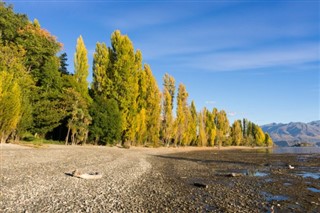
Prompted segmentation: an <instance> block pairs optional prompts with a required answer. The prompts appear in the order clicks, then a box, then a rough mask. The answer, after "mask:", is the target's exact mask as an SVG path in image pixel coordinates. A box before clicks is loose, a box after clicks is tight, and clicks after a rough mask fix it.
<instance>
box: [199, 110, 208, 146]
mask: <svg viewBox="0 0 320 213" xmlns="http://www.w3.org/2000/svg"><path fill="white" fill-rule="evenodd" d="M205 111H206V109H203V110H202V111H201V112H200V113H199V114H198V121H199V137H198V142H197V144H198V146H206V145H207V142H208V138H207V134H206V127H205V126H206V125H205V119H206V116H205Z"/></svg>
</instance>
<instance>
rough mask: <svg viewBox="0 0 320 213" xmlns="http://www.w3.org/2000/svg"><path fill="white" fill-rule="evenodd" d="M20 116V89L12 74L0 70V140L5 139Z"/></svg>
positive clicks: (2, 141) (3, 140)
mask: <svg viewBox="0 0 320 213" xmlns="http://www.w3.org/2000/svg"><path fill="white" fill-rule="evenodd" d="M20 118H21V89H20V87H19V85H18V83H17V81H15V79H14V76H13V74H11V73H8V72H6V71H2V72H0V141H1V143H4V142H6V141H7V139H8V137H9V135H10V134H11V133H12V132H13V131H15V129H16V127H17V124H18V123H19V121H20Z"/></svg>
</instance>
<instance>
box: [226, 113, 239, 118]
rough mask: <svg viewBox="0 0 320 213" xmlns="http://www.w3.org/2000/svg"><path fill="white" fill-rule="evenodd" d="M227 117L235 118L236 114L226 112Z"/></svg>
mask: <svg viewBox="0 0 320 213" xmlns="http://www.w3.org/2000/svg"><path fill="white" fill-rule="evenodd" d="M227 115H228V116H230V117H233V116H236V115H237V113H236V112H227Z"/></svg>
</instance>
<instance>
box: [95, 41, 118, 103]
mask: <svg viewBox="0 0 320 213" xmlns="http://www.w3.org/2000/svg"><path fill="white" fill-rule="evenodd" d="M109 51H110V50H109V49H108V48H107V46H106V44H105V43H99V42H98V43H97V44H96V49H95V53H94V55H93V66H92V68H93V82H92V89H93V91H94V93H95V95H102V94H103V95H104V96H106V97H108V98H110V93H111V91H112V86H113V85H112V83H113V82H112V77H111V76H110V75H111V72H110V67H109V66H110V63H111V62H110V54H109Z"/></svg>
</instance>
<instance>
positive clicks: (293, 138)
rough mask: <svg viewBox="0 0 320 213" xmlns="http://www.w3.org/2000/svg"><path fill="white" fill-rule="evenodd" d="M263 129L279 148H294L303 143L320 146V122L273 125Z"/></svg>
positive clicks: (265, 126) (264, 126)
mask: <svg viewBox="0 0 320 213" xmlns="http://www.w3.org/2000/svg"><path fill="white" fill-rule="evenodd" d="M262 129H263V131H265V132H268V133H269V134H270V136H271V137H272V139H273V141H274V142H275V143H276V144H277V145H278V146H292V145H295V144H298V143H301V142H308V143H315V144H316V145H318V146H320V120H318V121H312V122H310V123H302V122H291V123H288V124H282V123H278V124H277V123H271V124H267V125H263V126H262Z"/></svg>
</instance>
